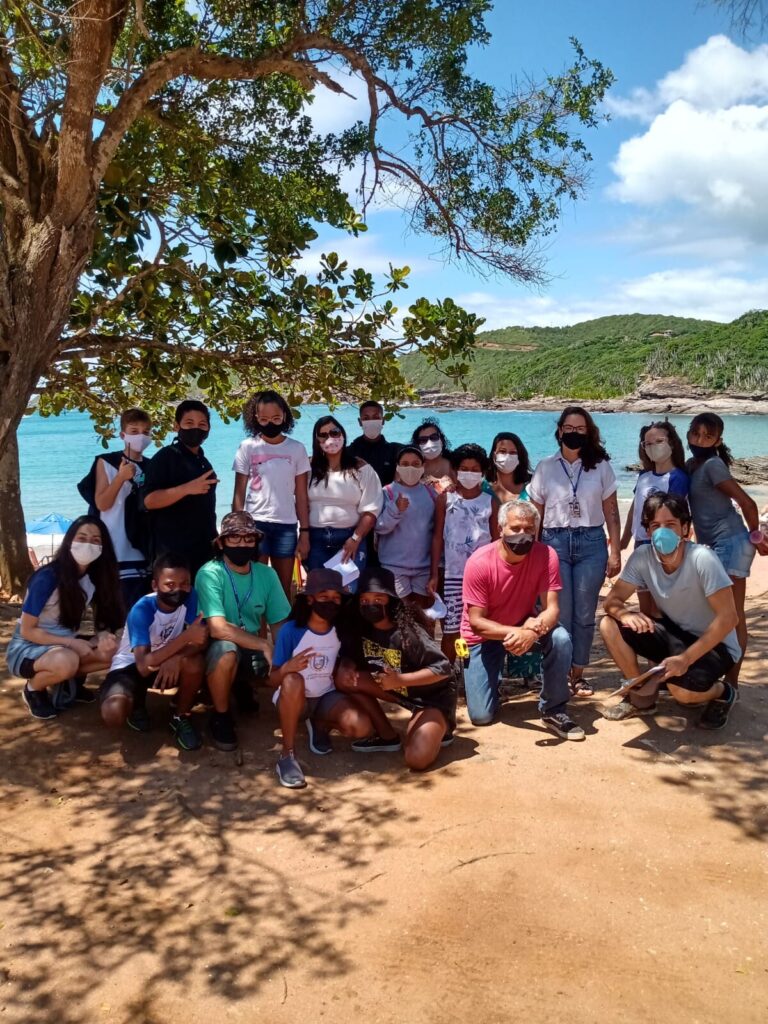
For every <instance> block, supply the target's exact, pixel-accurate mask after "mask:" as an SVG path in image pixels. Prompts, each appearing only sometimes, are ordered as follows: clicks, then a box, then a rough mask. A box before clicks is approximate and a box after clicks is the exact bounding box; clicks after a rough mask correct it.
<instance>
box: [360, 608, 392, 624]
mask: <svg viewBox="0 0 768 1024" xmlns="http://www.w3.org/2000/svg"><path fill="white" fill-rule="evenodd" d="M360 614H361V616H362V617H363V618H364V619H365V620H366V622H381V620H382V619H385V618H386V617H387V605H385V604H361V605H360Z"/></svg>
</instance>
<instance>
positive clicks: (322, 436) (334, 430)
mask: <svg viewBox="0 0 768 1024" xmlns="http://www.w3.org/2000/svg"><path fill="white" fill-rule="evenodd" d="M329 437H341V431H340V430H339V429H338V428H337V427H332V428H331V429H330V430H329V431H327V432H326V433H325V434H318V435H317V440H318V441H326V440H327V439H328V438H329Z"/></svg>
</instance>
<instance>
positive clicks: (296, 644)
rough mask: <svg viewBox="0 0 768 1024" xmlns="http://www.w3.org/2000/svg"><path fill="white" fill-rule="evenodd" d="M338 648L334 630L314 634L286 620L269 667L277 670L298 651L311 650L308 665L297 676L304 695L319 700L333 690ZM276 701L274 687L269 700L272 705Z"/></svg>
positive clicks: (298, 652) (278, 636)
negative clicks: (299, 677)
mask: <svg viewBox="0 0 768 1024" xmlns="http://www.w3.org/2000/svg"><path fill="white" fill-rule="evenodd" d="M340 646H341V645H340V643H339V637H338V634H337V632H336V629H335V627H334V626H331V628H330V629H329V630H328V631H327V632H326V633H314V632H313V631H312V630H311V629H310V628H309V627H308V626H298V625H296V623H295V622H292V621H291V620H290V619H289V620H288V622H286V623H284V625H283V626H282V627H281V629H280V632H279V633H278V635H277V643H276V644H275V653H274V656H273V659H272V665H273V667H274V668H280V666H281V665H284V664H285V663H286V661H290V659H291V658H294V657H295V656H296V655H297V654H301V652H302V651H308V650H311V651H312V652H313V653H312V657H311V658H310V660H309V664H308V665H307V667H306V668H305V669H304V670H303V671H302V672H300V673H299V674H300V675H301V676H302V678H303V679H304V695H305V696H306V697H322V696H323V694H325V693H330V692H331V690H334V689H335V688H336V687H335V686H334V683H333V670H334V668H335V667H336V661H337V659H338V657H339V648H340ZM279 697H280V687H279V686H278V688H277V690H276V691H275V693H274V695H273V697H272V700H273V702H274V703H275V704H277V701H278V698H279Z"/></svg>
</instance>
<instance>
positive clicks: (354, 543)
mask: <svg viewBox="0 0 768 1024" xmlns="http://www.w3.org/2000/svg"><path fill="white" fill-rule="evenodd" d="M359 547H360V541H359V540H353V538H352V537H349V538H348V539H347V540H345V541H344V544H343V546H342V548H341V560H342V562H352V561H354V559H355V555H356V554H357V549H358V548H359Z"/></svg>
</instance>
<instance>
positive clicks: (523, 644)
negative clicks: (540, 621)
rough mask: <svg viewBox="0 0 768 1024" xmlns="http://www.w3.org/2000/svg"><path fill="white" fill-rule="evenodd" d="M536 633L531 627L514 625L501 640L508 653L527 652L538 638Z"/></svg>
mask: <svg viewBox="0 0 768 1024" xmlns="http://www.w3.org/2000/svg"><path fill="white" fill-rule="evenodd" d="M538 639H539V638H538V635H537V634H536V632H535V631H534V630H533V629H530V628H529V627H526V626H516V627H515V628H514V629H510V631H509V632H508V633H507V635H506V636H505V637H504V639H503V640H502V645H503V647H504V650H505V651H509V653H510V654H527V653H528V651H530V649H531V648H532V647H533V645H534V644H535V643H536V641H537V640H538Z"/></svg>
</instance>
